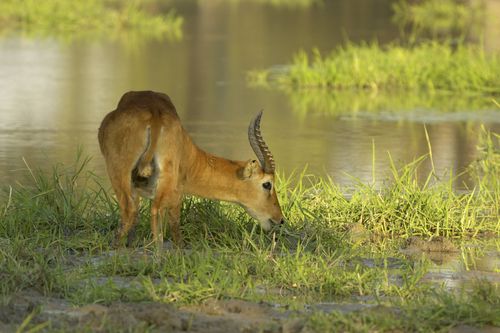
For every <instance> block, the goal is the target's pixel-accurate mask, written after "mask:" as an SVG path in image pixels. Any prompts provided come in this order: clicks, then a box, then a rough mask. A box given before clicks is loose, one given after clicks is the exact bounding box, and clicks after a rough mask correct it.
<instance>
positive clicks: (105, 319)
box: [0, 291, 305, 333]
mask: <svg viewBox="0 0 500 333" xmlns="http://www.w3.org/2000/svg"><path fill="white" fill-rule="evenodd" d="M31 314H33V317H32V318H31V320H30V325H34V326H36V325H42V326H44V328H45V329H47V330H49V331H50V330H62V331H66V330H67V331H75V330H82V331H85V330H88V331H91V332H111V331H113V332H114V331H120V330H125V331H127V332H144V331H146V330H148V331H151V332H207V333H210V332H249V333H250V332H269V333H273V332H283V333H285V332H288V333H298V332H304V331H303V328H304V325H305V319H300V318H298V317H297V316H298V313H297V312H292V311H289V310H282V309H278V308H276V307H275V306H272V305H271V304H267V303H252V302H248V301H243V300H234V299H233V300H208V301H206V302H204V303H203V304H201V305H190V306H185V307H179V308H178V307H175V306H173V305H170V304H164V303H154V302H139V303H122V302H115V303H112V304H110V305H107V306H105V305H99V304H90V305H85V306H80V307H77V306H72V305H71V304H70V303H69V302H67V301H65V300H62V299H58V298H53V297H46V296H43V295H40V294H38V293H37V292H33V291H31V292H28V291H24V292H20V293H17V294H15V295H13V296H11V297H10V300H9V301H8V302H7V303H6V304H5V305H2V306H0V332H16V331H17V330H18V328H19V326H20V325H21V323H22V322H23V321H24V320H25V319H26V318H28V317H29V316H30V315H31Z"/></svg>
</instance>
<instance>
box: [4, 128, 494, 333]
mask: <svg viewBox="0 0 500 333" xmlns="http://www.w3.org/2000/svg"><path fill="white" fill-rule="evenodd" d="M482 138H483V139H482V141H481V147H480V149H481V152H482V155H481V158H480V159H479V160H478V161H477V162H476V163H474V164H473V165H471V166H470V168H469V169H468V170H467V171H466V172H467V173H468V174H469V175H470V176H471V177H474V178H475V179H476V184H477V185H476V187H475V188H473V189H471V190H470V192H468V193H462V194H457V193H455V192H454V191H453V189H452V186H451V183H449V182H444V183H442V182H437V181H436V175H435V173H434V172H431V173H430V174H429V175H427V176H426V177H424V178H421V175H419V173H418V167H419V165H420V164H421V163H422V162H423V161H424V159H425V158H432V154H430V156H428V157H422V158H420V159H417V160H416V161H414V162H413V163H410V164H407V165H403V166H401V167H397V166H396V165H395V163H393V167H392V174H393V175H392V178H391V179H389V180H388V182H387V186H386V187H385V188H383V189H382V190H377V189H375V188H374V187H373V186H372V185H371V184H361V183H360V184H359V185H358V186H356V187H355V188H354V189H351V190H350V191H349V196H348V197H346V192H345V190H341V189H340V188H338V187H337V186H336V185H335V184H334V183H333V182H332V181H331V180H329V179H320V178H317V177H314V176H308V175H306V174H300V175H295V176H294V175H292V176H290V177H288V178H286V177H284V176H280V179H279V184H280V185H279V186H280V189H279V190H280V191H279V193H280V194H281V198H280V199H281V202H282V205H283V207H284V211H285V214H286V215H287V217H288V225H287V226H286V228H285V229H282V230H281V231H279V232H277V233H274V234H266V233H263V232H261V231H260V229H259V227H258V226H257V224H256V223H254V222H253V221H251V219H250V218H249V217H248V216H247V215H246V214H245V213H244V211H243V210H242V209H241V208H239V207H237V206H235V205H231V204H226V203H220V202H212V201H208V200H203V199H197V198H188V199H186V200H185V202H184V206H183V210H182V222H183V223H182V228H183V233H184V236H185V241H186V243H187V244H188V247H189V249H188V250H186V251H178V250H171V251H168V252H165V253H161V254H154V252H152V250H153V249H151V248H149V247H148V245H147V244H148V243H149V241H150V239H151V235H150V230H149V223H146V222H145V221H143V223H141V224H140V225H139V227H138V230H137V235H138V241H137V243H136V244H135V246H134V248H133V249H121V250H118V251H111V248H110V245H109V244H110V243H111V240H112V238H113V230H114V229H115V228H116V226H117V225H118V220H119V212H118V211H117V205H116V202H115V200H114V198H113V197H112V196H110V194H109V192H108V191H107V190H106V189H105V188H104V186H103V185H102V181H101V180H100V179H99V178H98V177H96V176H95V175H93V173H92V172H90V171H88V170H87V167H86V165H87V163H88V160H87V159H82V158H79V159H78V160H77V163H75V165H74V166H70V167H65V166H56V167H54V169H53V170H52V172H51V173H46V172H42V171H39V170H35V169H32V168H28V173H29V175H30V179H31V180H30V181H29V182H27V183H24V184H16V185H13V186H10V187H9V186H4V187H3V195H2V199H1V201H0V279H1V280H2V284H0V296H1V297H0V298H1V299H2V302H4V303H5V302H8V300H9V298H10V297H13V296H12V295H15V293H16V292H18V291H21V290H36V291H38V292H40V293H42V294H45V295H50V296H53V297H60V298H63V299H66V300H70V301H71V302H72V303H73V304H77V305H82V304H89V303H100V304H111V303H113V302H128V303H130V302H142V301H152V302H161V303H171V304H176V305H177V306H181V305H188V304H198V303H202V302H204V301H205V300H207V299H213V298H215V299H246V300H251V301H265V302H273V303H278V304H282V305H287V306H290V307H291V308H294V309H299V310H300V309H303V308H304V306H305V305H306V304H315V303H318V302H321V301H325V302H331V301H349V300H351V301H352V300H353V298H356V297H369V301H368V302H369V303H372V304H375V305H377V307H376V309H385V308H388V309H389V311H385V310H380V311H378V310H377V311H369V312H363V313H362V315H355V314H348V313H347V314H346V313H339V312H335V313H332V314H322V313H319V312H314V311H313V312H312V314H310V315H306V314H305V313H306V312H299V313H301V314H302V315H303V316H305V319H304V320H305V321H306V324H305V325H307V326H308V327H310V328H311V329H312V330H314V331H318V332H323V331H337V330H338V328H341V329H342V330H346V331H359V330H365V331H370V330H373V329H374V328H379V329H380V330H382V331H386V330H390V329H392V330H394V329H401V330H412V331H417V330H420V331H427V330H440V329H441V330H443V329H446V328H449V327H450V326H453V325H458V324H460V323H466V324H470V325H499V322H498V318H499V316H498V302H499V300H498V290H497V289H496V288H497V287H496V285H494V284H491V283H480V284H478V286H477V287H476V288H479V289H480V290H484V289H487V290H490V291H489V292H483V293H476V292H473V293H470V292H466V290H464V291H463V293H464V294H460V293H458V294H450V292H448V291H446V290H445V289H443V288H440V287H436V286H435V285H430V284H427V283H424V282H422V281H421V279H422V277H423V276H424V275H425V274H426V273H427V272H428V267H429V262H428V260H427V259H425V258H424V259H417V260H415V259H411V258H407V257H405V256H404V255H402V254H401V252H400V251H399V250H398V248H399V247H400V246H402V245H403V244H404V242H405V241H406V239H408V238H409V237H414V236H418V237H421V238H423V239H429V238H436V237H437V236H443V237H446V238H448V239H453V240H455V241H467V240H469V239H470V238H471V237H476V238H477V237H480V236H487V235H489V234H494V235H498V234H499V232H500V226H499V213H500V207H499V202H500V200H499V199H500V188H499V183H498V181H492V180H494V179H496V177H497V176H498V168H499V167H500V166H499V159H498V156H499V154H500V153H499V151H498V147H499V143H500V142H499V139H500V138H499V137H498V136H497V135H495V134H491V133H483V135H482ZM148 215H149V209H148V204H147V203H146V204H144V205H143V207H142V209H141V217H142V219H143V220H148V218H149V216H148ZM354 227H355V228H354ZM353 230H357V231H356V232H355V233H354V232H353ZM150 251H151V252H150ZM367 260H368V261H369V262H370V263H367ZM479 289H478V290H479ZM481 295H482V296H481ZM2 302H0V305H1V303H2ZM391 309H394V310H391ZM0 311H2V310H1V307H0ZM430 313H432V314H434V315H433V316H427V315H428V314H430ZM401 314H403V315H401ZM415 316H417V317H415ZM405 318H406V319H408V318H410V319H408V320H405ZM27 320H28V318H27ZM30 320H31V319H30ZM37 323H38V322H36V321H35V322H34V323H33V325H36V324H37ZM38 324H39V323H38ZM28 326H29V325H28Z"/></svg>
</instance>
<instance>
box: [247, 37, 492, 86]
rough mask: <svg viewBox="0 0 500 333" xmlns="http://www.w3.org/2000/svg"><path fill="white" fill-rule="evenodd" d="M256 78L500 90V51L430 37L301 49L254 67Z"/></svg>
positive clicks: (260, 81)
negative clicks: (288, 58) (410, 42)
mask: <svg viewBox="0 0 500 333" xmlns="http://www.w3.org/2000/svg"><path fill="white" fill-rule="evenodd" d="M248 77H249V81H250V83H252V84H254V85H260V86H269V85H271V86H278V87H284V88H286V87H291V88H295V89H311V88H313V89H333V90H345V89H361V90H370V91H378V90H386V91H419V90H420V91H428V92H434V91H448V92H459V93H472V94H498V93H500V56H499V55H498V54H485V53H484V51H483V50H482V49H481V48H480V47H478V46H473V45H457V46H454V47H452V46H450V45H447V44H443V43H437V42H428V43H424V44H420V45H415V46H411V47H401V46H398V45H389V46H380V45H378V44H377V43H372V44H361V45H354V44H348V45H347V46H344V47H339V48H337V49H336V50H334V51H333V52H332V53H331V54H330V55H327V56H322V55H321V54H320V53H319V51H317V50H315V51H313V53H312V55H309V54H307V53H306V52H304V51H301V52H298V53H297V54H296V55H295V56H294V58H293V60H292V62H291V63H290V64H289V65H287V66H286V67H285V68H280V69H272V68H271V69H268V70H260V71H252V72H250V73H249V75H248Z"/></svg>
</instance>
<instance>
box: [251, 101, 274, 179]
mask: <svg viewBox="0 0 500 333" xmlns="http://www.w3.org/2000/svg"><path fill="white" fill-rule="evenodd" d="M261 117H262V110H261V111H260V112H259V114H257V116H256V117H255V118H254V119H253V120H252V121H251V122H250V126H248V141H250V146H252V149H253V151H254V153H255V155H256V156H257V158H258V159H259V162H260V165H261V166H262V168H263V169H264V172H265V173H269V174H272V173H274V169H275V166H274V158H273V154H271V152H270V151H269V148H268V147H267V145H266V142H265V141H264V139H263V138H262V134H261V133H260V118H261Z"/></svg>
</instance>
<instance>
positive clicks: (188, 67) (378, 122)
mask: <svg viewBox="0 0 500 333" xmlns="http://www.w3.org/2000/svg"><path fill="white" fill-rule="evenodd" d="M172 3H173V5H174V6H175V7H176V8H177V12H178V13H179V14H181V15H183V16H184V17H185V26H184V37H183V38H182V40H180V41H141V40H140V39H134V40H130V41H129V42H128V43H124V42H123V41H110V40H89V39H87V40H73V41H72V40H67V39H57V38H41V39H26V38H23V37H22V36H13V37H12V36H11V37H3V38H1V39H0V181H1V182H2V183H6V182H7V183H9V182H13V181H15V180H17V179H20V178H21V177H22V175H23V174H24V172H22V171H20V169H23V168H24V162H23V157H24V158H25V159H26V160H27V161H28V162H29V163H30V165H32V166H36V167H41V168H44V169H48V168H50V167H51V166H52V165H54V164H56V163H59V162H62V163H71V162H72V161H74V159H75V156H76V150H77V148H78V147H82V148H83V149H84V153H85V154H86V155H90V156H92V157H93V160H92V163H91V167H92V168H93V169H94V170H96V172H97V173H98V174H101V175H104V167H103V161H102V158H101V156H100V153H99V150H98V145H97V138H96V136H97V128H98V126H99V123H100V121H101V119H102V118H103V117H104V115H105V114H106V113H107V112H109V111H111V110H112V109H114V107H115V105H116V103H117V101H118V99H119V98H120V96H121V95H122V94H123V93H124V92H126V91H128V90H143V89H144V90H146V89H147V90H157V91H163V92H166V93H167V94H169V95H170V96H171V98H172V100H173V101H174V103H175V105H176V107H177V109H178V112H179V114H180V116H181V119H182V121H183V123H184V126H185V128H186V129H187V130H188V131H189V132H190V133H191V134H192V136H193V137H194V139H195V141H196V142H197V143H198V144H199V145H200V146H201V147H202V148H204V149H206V150H208V151H210V152H212V153H215V154H218V155H222V156H225V157H228V158H232V159H239V160H246V159H249V158H252V157H253V154H252V152H251V149H250V147H249V145H248V142H247V138H246V128H247V126H248V122H249V121H250V119H251V118H252V117H253V116H254V115H255V114H256V113H257V112H258V111H259V110H260V109H262V108H263V109H264V110H265V115H264V118H263V125H262V127H263V134H264V137H265V138H266V140H267V142H268V144H269V146H270V148H271V150H272V152H273V153H274V155H275V158H276V160H277V164H278V168H279V169H280V170H283V171H285V172H286V173H287V174H288V173H290V172H292V171H293V170H301V169H303V168H304V167H305V166H306V165H307V166H308V169H309V171H310V172H313V173H317V174H329V175H331V176H332V178H333V180H334V181H335V182H337V183H339V184H341V185H348V184H351V183H352V182H353V180H352V178H351V177H350V176H349V175H352V176H354V177H358V178H360V179H361V180H362V181H365V182H368V181H371V180H372V147H373V143H374V144H375V153H376V154H375V156H376V159H375V175H376V179H377V181H382V180H383V177H384V176H385V175H387V174H388V158H387V153H388V152H390V154H391V156H392V158H393V159H394V160H395V161H401V162H407V161H411V160H412V159H414V158H415V157H418V156H421V155H422V154H425V153H426V152H427V151H428V146H427V142H426V138H425V132H424V125H426V126H427V130H428V132H429V136H430V139H431V143H432V147H433V155H434V164H435V166H436V168H437V169H438V170H439V171H440V172H444V170H445V169H450V168H453V169H455V170H461V169H462V168H463V167H464V166H466V165H468V164H469V163H470V162H471V161H472V160H473V159H475V158H476V154H477V152H476V148H475V147H476V145H477V143H478V142H477V138H478V135H477V133H478V129H479V127H480V125H481V124H483V123H484V124H486V126H487V127H488V128H492V129H493V130H494V131H498V130H500V117H498V111H494V107H492V110H485V111H484V112H482V113H478V112H476V110H466V112H462V113H443V112H440V110H418V109H417V110H409V112H405V113H401V114H398V113H391V112H389V110H388V111H387V112H384V110H382V112H380V113H376V114H373V113H370V112H363V110H360V111H359V112H358V113H357V114H356V115H354V116H352V115H350V114H349V113H346V114H340V115H339V114H335V115H331V114H330V115H329V114H328V113H324V112H318V110H315V109H314V108H312V107H311V108H310V109H309V110H307V111H308V112H307V113H301V112H297V110H296V108H295V105H294V101H293V100H291V99H290V98H289V96H287V95H286V94H284V93H281V92H277V91H271V90H265V89H256V88H251V87H249V86H248V84H247V82H246V79H245V75H246V72H247V71H248V70H251V69H257V68H268V67H270V66H275V65H280V64H285V63H287V62H289V61H290V59H291V57H292V55H293V54H294V53H295V52H296V51H298V50H300V49H304V50H311V49H312V48H314V47H317V48H318V49H319V50H320V51H321V52H323V53H327V52H328V51H329V50H331V49H333V48H334V47H336V46H337V45H340V44H342V43H343V42H344V41H346V40H350V41H353V42H358V41H361V40H374V39H377V40H378V41H379V42H380V43H386V42H390V41H393V40H395V39H397V38H398V36H399V31H398V28H397V27H396V26H394V25H393V24H392V23H391V20H390V18H391V15H392V13H391V10H390V3H391V2H390V1H385V0H384V1H382V0H380V1H370V0H356V1H350V0H343V1H325V2H324V5H323V6H312V7H309V8H287V7H285V8H283V7H274V6H270V5H263V4H258V3H252V2H245V1H241V2H236V3H234V2H233V3H231V1H227V2H225V1H174V2H172ZM166 9H167V8H162V7H161V6H160V7H159V10H166ZM353 102H354V101H353ZM427 167H428V166H427Z"/></svg>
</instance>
